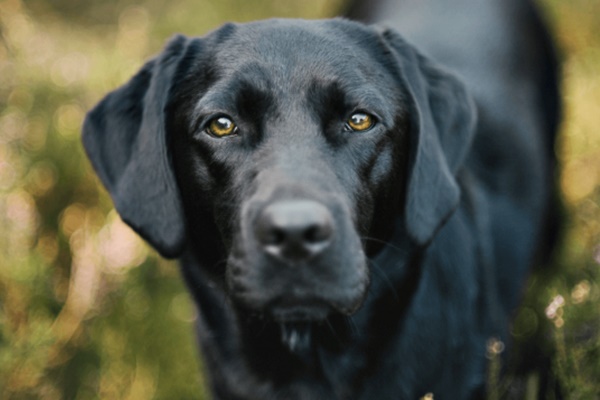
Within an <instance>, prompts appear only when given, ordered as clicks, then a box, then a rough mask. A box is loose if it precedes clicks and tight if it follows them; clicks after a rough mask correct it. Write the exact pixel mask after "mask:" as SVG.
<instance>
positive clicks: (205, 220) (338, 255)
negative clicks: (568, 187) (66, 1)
mask: <svg viewBox="0 0 600 400" xmlns="http://www.w3.org/2000/svg"><path fill="white" fill-rule="evenodd" d="M394 3H395V2H393V1H391V0H390V1H382V2H380V4H373V3H371V4H369V7H364V4H356V5H354V7H353V8H352V11H351V12H350V14H349V15H350V16H357V15H360V16H362V18H363V19H364V20H365V21H382V20H385V21H386V23H387V24H388V25H389V26H392V27H393V28H394V29H397V30H398V31H400V32H401V33H402V34H403V35H404V37H407V38H408V39H409V40H410V41H411V43H414V44H415V46H416V47H415V46H413V45H412V44H409V43H408V42H406V41H405V40H404V39H403V38H402V36H400V34H399V33H396V31H394V30H392V29H385V28H381V27H373V26H367V25H364V24H363V23H358V22H351V21H348V20H343V19H334V20H324V21H303V20H270V21H264V22H257V23H250V24H244V25H235V24H228V25H225V26H223V27H222V28H220V29H218V30H216V31H215V32H212V33H210V34H208V35H207V36H205V37H203V38H186V37H183V36H178V37H176V38H174V39H173V40H172V41H171V42H170V43H169V44H168V45H167V47H166V49H165V50H164V51H163V52H162V53H161V54H160V55H159V56H158V57H156V58H155V59H153V60H151V61H149V62H148V63H147V64H146V65H145V66H144V67H143V68H142V69H141V71H140V72H139V73H138V74H137V75H136V76H134V77H133V78H132V79H131V81H130V82H128V83H127V84H125V85H124V86H123V87H121V88H119V89H117V90H115V91H114V92H112V93H110V94H109V95H108V96H107V97H106V98H105V99H104V100H102V101H101V102H100V103H99V104H98V105H97V106H96V108H94V109H93V110H92V111H91V112H90V113H89V114H88V116H87V119H86V121H85V126H84V136H83V140H84V144H85V147H86V150H87V152H88V154H89V157H90V159H91V160H92V163H93V165H94V167H95V169H96V170H97V172H98V174H99V176H100V178H101V180H102V182H103V183H104V185H106V187H107V188H108V190H109V192H110V194H111V196H112V198H113V200H114V203H115V206H116V208H117V210H118V211H119V213H120V214H121V216H122V218H123V219H124V220H125V221H126V222H127V223H128V224H130V225H131V226H132V227H133V228H134V229H135V230H136V231H137V232H139V234H140V235H141V236H143V237H144V238H145V239H146V240H147V241H148V242H150V243H151V244H152V245H153V246H154V247H155V248H156V249H157V250H158V251H159V252H160V253H161V254H162V255H164V256H166V257H178V258H180V260H181V267H182V271H183V274H184V276H185V279H186V281H187V284H188V286H189V289H190V291H191V293H192V294H193V296H194V299H195V301H196V303H197V305H198V307H199V309H200V311H201V317H200V319H199V321H198V332H199V337H200V342H201V346H202V350H203V354H204V357H205V365H206V367H207V368H206V369H207V370H208V372H209V374H210V382H211V385H212V389H213V392H214V397H215V398H219V399H377V400H383V399H417V398H419V397H421V396H423V395H425V394H426V393H429V392H431V393H433V394H434V395H435V396H436V398H441V399H468V398H477V397H480V396H482V394H483V388H484V385H485V379H486V378H485V375H486V358H485V354H486V342H487V341H488V339H489V338H490V337H496V338H499V339H501V340H503V341H505V340H507V327H508V322H509V317H510V314H511V312H512V310H514V308H515V307H516V306H517V304H518V301H519V297H520V292H521V288H522V286H523V283H524V280H525V278H526V275H527V272H528V268H529V266H530V264H531V263H532V261H533V255H534V252H535V250H536V248H537V246H539V245H540V242H541V241H543V237H544V236H543V234H544V232H543V231H544V229H543V227H544V223H545V222H544V221H545V215H546V212H547V205H548V200H549V198H550V193H551V169H552V151H551V149H552V141H553V136H554V131H555V127H556V123H557V115H558V96H557V89H556V73H555V61H554V58H553V53H552V47H551V45H550V42H549V41H548V38H547V35H546V32H545V30H544V28H543V25H542V24H541V23H540V21H539V19H538V17H537V14H536V13H535V11H534V9H533V7H532V5H531V4H530V3H528V2H527V1H524V0H496V1H485V2H481V1H478V0H472V1H467V0H464V1H463V0H456V1H453V2H447V1H446V0H439V1H428V2H426V1H417V0H415V1H408V2H407V3H410V4H409V5H408V6H406V7H402V8H401V7H399V5H397V4H394ZM450 3H452V6H451V7H450V5H449V4H450ZM447 4H448V5H447ZM361 7H363V8H364V10H368V12H361ZM382 15H385V16H386V18H387V19H384V18H381V16H382ZM417 48H419V49H420V50H417ZM421 50H422V51H423V52H424V53H423V54H427V56H425V55H423V54H422V53H420V51H421Z"/></svg>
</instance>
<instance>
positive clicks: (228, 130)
mask: <svg viewBox="0 0 600 400" xmlns="http://www.w3.org/2000/svg"><path fill="white" fill-rule="evenodd" d="M207 130H208V133H210V134H211V135H213V136H216V137H224V136H229V135H233V134H234V133H235V132H236V131H237V126H236V125H235V124H234V123H233V121H232V120H230V119H229V118H227V117H218V118H215V119H213V120H211V121H210V123H209V124H208V128H207Z"/></svg>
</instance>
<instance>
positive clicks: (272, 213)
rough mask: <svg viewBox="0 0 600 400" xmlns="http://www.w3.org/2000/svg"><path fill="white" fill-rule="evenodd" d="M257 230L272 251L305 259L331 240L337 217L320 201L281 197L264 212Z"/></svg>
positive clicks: (293, 259)
mask: <svg viewBox="0 0 600 400" xmlns="http://www.w3.org/2000/svg"><path fill="white" fill-rule="evenodd" d="M255 234H256V237H257V239H258V242H259V243H260V245H261V246H262V247H263V249H264V251H265V252H267V253H268V254H271V255H272V256H274V257H276V258H278V259H280V260H282V261H288V262H290V261H291V262H298V261H305V260H308V259H310V258H312V257H314V256H316V255H317V254H319V253H321V252H323V250H325V249H326V248H327V246H329V244H330V243H331V238H332V236H333V217H332V216H331V213H330V212H329V210H328V209H327V208H326V207H325V206H324V205H322V204H320V203H317V202H316V201H312V200H285V201H278V202H276V203H272V204H270V205H268V206H267V207H265V209H264V210H263V211H262V212H261V213H260V215H259V216H258V219H257V221H256V225H255Z"/></svg>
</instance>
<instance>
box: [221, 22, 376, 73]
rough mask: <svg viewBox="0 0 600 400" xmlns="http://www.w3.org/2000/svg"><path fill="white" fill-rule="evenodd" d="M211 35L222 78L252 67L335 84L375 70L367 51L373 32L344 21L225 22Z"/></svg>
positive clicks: (370, 55) (243, 71) (372, 38)
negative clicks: (261, 67)
mask: <svg viewBox="0 0 600 400" xmlns="http://www.w3.org/2000/svg"><path fill="white" fill-rule="evenodd" d="M214 35H216V36H218V37H219V39H220V40H218V41H217V44H216V45H215V46H214V49H213V51H214V60H213V61H214V62H215V63H217V64H218V65H219V70H220V71H221V72H222V73H224V74H229V75H237V76H239V75H240V74H243V73H246V72H247V71H249V70H253V68H248V66H249V65H252V66H264V67H265V69H268V70H269V74H270V76H271V77H272V78H274V79H277V78H281V79H284V80H290V79H291V80H292V81H294V80H301V79H312V78H315V77H318V78H320V79H322V80H328V79H332V80H335V79H336V78H339V77H340V76H346V77H348V78H352V77H354V78H357V77H358V76H360V75H364V74H365V73H367V74H368V73H371V72H372V70H373V69H374V68H376V64H374V63H373V60H372V54H369V51H368V47H369V45H368V42H369V41H373V40H374V37H375V34H374V31H373V30H371V29H370V28H367V27H365V26H363V25H359V24H357V23H354V22H350V21H344V20H313V21H306V20H291V19H290V20H287V19H277V20H266V21H259V22H253V23H249V24H237V25H232V24H230V25H227V26H225V27H223V28H221V29H220V30H218V31H216V32H215V33H214ZM357 38H358V39H359V40H357ZM254 70H255V69H254Z"/></svg>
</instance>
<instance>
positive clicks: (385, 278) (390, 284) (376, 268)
mask: <svg viewBox="0 0 600 400" xmlns="http://www.w3.org/2000/svg"><path fill="white" fill-rule="evenodd" d="M369 263H370V264H371V266H372V267H373V271H377V272H378V273H379V274H380V276H381V277H382V279H383V281H384V282H385V283H386V284H387V286H388V287H389V288H390V289H391V290H392V293H393V294H394V298H395V299H396V301H397V302H398V303H400V296H399V295H398V292H397V291H396V287H395V286H394V282H393V281H392V280H391V279H390V278H389V276H388V275H387V273H386V272H385V270H384V269H383V268H381V267H380V266H379V265H377V263H376V262H375V261H373V260H369Z"/></svg>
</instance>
